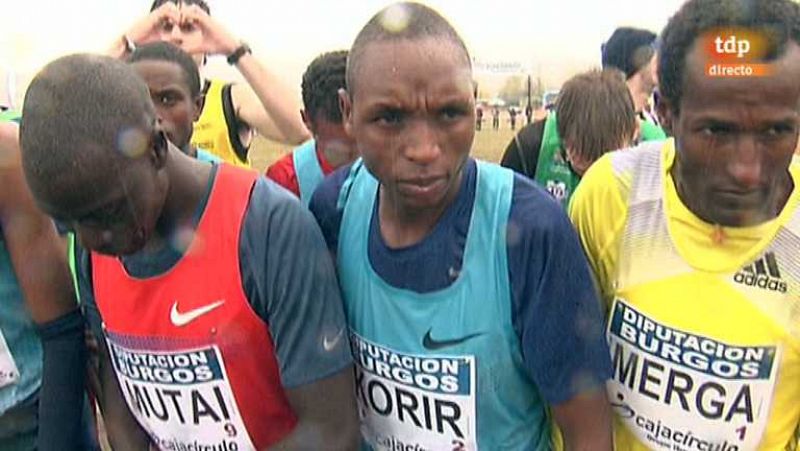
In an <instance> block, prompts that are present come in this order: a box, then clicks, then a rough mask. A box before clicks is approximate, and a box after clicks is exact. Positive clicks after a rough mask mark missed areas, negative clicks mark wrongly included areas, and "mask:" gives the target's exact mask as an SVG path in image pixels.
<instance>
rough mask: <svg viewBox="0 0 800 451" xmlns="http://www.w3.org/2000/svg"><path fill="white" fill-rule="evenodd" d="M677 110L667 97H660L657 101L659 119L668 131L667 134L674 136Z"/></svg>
mask: <svg viewBox="0 0 800 451" xmlns="http://www.w3.org/2000/svg"><path fill="white" fill-rule="evenodd" d="M675 111H676V110H675V108H673V107H672V105H671V103H670V102H669V101H668V100H667V99H665V98H664V97H659V99H658V102H656V114H657V115H658V121H659V122H660V123H661V127H662V128H663V129H664V131H665V132H667V136H674V133H672V128H673V125H674V122H675V121H676V120H677V117H676V116H677V114H676V113H675Z"/></svg>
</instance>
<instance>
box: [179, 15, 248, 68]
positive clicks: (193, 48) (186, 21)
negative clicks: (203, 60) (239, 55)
mask: <svg viewBox="0 0 800 451" xmlns="http://www.w3.org/2000/svg"><path fill="white" fill-rule="evenodd" d="M180 24H181V27H187V28H191V27H196V28H198V29H199V30H200V32H201V33H202V35H203V39H202V40H199V41H198V42H197V43H196V44H194V43H189V42H185V43H184V45H183V50H184V51H186V52H188V53H191V54H195V53H205V54H207V55H209V56H210V55H230V54H231V53H233V52H234V51H235V50H236V48H237V47H239V45H240V41H239V40H238V39H236V38H235V37H234V36H233V35H232V34H230V33H229V32H228V30H226V29H225V27H223V26H222V24H220V23H219V22H217V21H216V20H214V19H213V18H212V17H211V16H209V15H208V14H207V13H206V12H205V11H203V10H202V9H201V8H200V7H199V6H197V5H184V6H183V7H182V8H180Z"/></svg>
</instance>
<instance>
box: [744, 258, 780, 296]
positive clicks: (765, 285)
mask: <svg viewBox="0 0 800 451" xmlns="http://www.w3.org/2000/svg"><path fill="white" fill-rule="evenodd" d="M733 281H734V282H736V283H739V284H742V285H747V286H750V287H757V288H761V289H764V290H769V291H777V292H780V293H786V282H784V281H783V279H782V278H781V271H780V269H779V268H778V260H777V259H776V258H775V254H774V253H772V252H767V253H765V254H764V255H763V256H762V257H761V258H759V259H758V260H756V261H754V262H753V263H750V264H749V265H745V266H744V267H742V269H740V270H739V271H738V272H737V273H736V275H734V276H733Z"/></svg>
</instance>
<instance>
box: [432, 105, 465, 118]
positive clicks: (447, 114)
mask: <svg viewBox="0 0 800 451" xmlns="http://www.w3.org/2000/svg"><path fill="white" fill-rule="evenodd" d="M439 114H440V116H441V117H442V119H445V120H448V121H452V120H455V119H459V118H462V117H464V116H465V115H466V114H467V113H466V111H464V109H463V108H458V107H447V108H444V109H442V110H441V112H440V113H439Z"/></svg>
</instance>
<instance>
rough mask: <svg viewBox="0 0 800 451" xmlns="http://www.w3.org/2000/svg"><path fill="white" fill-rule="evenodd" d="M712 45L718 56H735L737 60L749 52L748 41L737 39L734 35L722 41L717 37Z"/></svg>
mask: <svg viewBox="0 0 800 451" xmlns="http://www.w3.org/2000/svg"><path fill="white" fill-rule="evenodd" d="M714 45H715V48H714V49H715V50H716V52H717V53H718V54H720V55H733V54H735V55H736V57H737V58H741V57H743V56H744V55H746V54H747V53H749V52H750V40H748V39H742V38H739V39H737V38H736V36H735V35H731V36H729V37H728V38H727V39H722V37H721V36H717V38H716V39H714Z"/></svg>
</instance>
